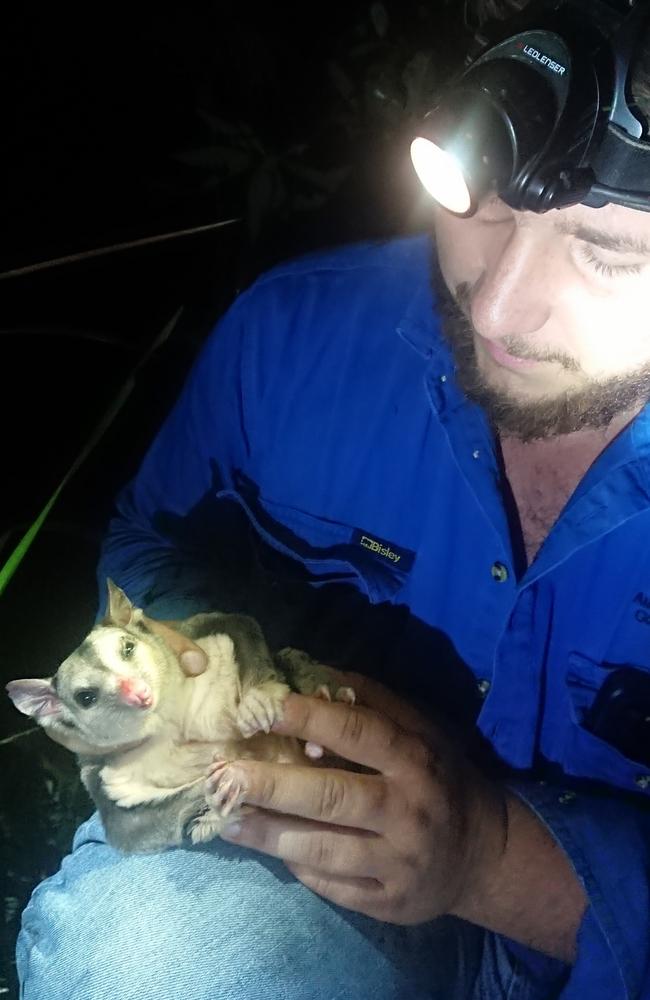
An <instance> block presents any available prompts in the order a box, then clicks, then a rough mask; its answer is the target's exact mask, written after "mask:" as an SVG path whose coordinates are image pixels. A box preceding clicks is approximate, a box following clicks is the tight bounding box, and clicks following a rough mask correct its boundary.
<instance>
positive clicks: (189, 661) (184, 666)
mask: <svg viewBox="0 0 650 1000" xmlns="http://www.w3.org/2000/svg"><path fill="white" fill-rule="evenodd" d="M141 621H142V622H143V623H144V624H145V625H146V626H147V628H148V629H149V630H150V631H151V632H153V633H154V634H155V635H158V636H160V638H161V639H164V641H165V642H166V644H167V645H168V646H169V648H170V649H171V650H172V651H173V652H174V653H176V655H177V657H178V662H179V663H180V666H181V670H182V671H183V673H184V674H186V675H187V676H188V677H197V676H198V675H199V674H202V673H203V672H204V671H205V668H206V667H207V665H208V658H207V656H206V654H205V651H204V650H202V649H201V647H200V646H197V644H196V643H195V642H192V640H191V639H188V638H187V636H186V635H183V634H182V633H181V632H178V631H177V630H176V629H175V628H174V626H175V625H176V624H177V623H176V622H173V621H156V619H155V618H149V617H147V615H143V616H142V619H141Z"/></svg>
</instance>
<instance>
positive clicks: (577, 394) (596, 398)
mask: <svg viewBox="0 0 650 1000" xmlns="http://www.w3.org/2000/svg"><path fill="white" fill-rule="evenodd" d="M432 283H433V289H434V292H435V296H436V299H437V307H436V311H437V313H438V315H439V316H440V323H441V328H442V332H443V334H444V337H445V339H446V340H447V342H448V344H449V345H450V347H451V349H452V351H453V354H454V359H455V362H456V374H457V380H458V384H459V385H460V388H461V389H462V390H463V392H464V393H465V395H466V396H467V397H468V398H469V399H470V400H472V401H473V402H474V403H478V405H479V406H481V407H482V408H483V410H484V411H485V413H486V415H487V417H488V419H489V420H490V421H491V422H492V423H493V424H494V426H495V427H497V428H498V429H499V430H500V431H501V432H502V433H504V434H506V435H510V436H513V437H518V438H521V440H522V441H532V440H534V439H538V438H548V437H553V436H554V435H558V434H571V433H572V432H574V431H579V430H583V429H585V428H605V427H607V426H608V425H609V424H610V423H611V421H612V420H613V418H614V417H615V416H617V415H618V414H621V413H625V412H627V411H630V410H634V409H637V410H638V409H639V408H640V406H642V405H643V404H645V403H646V402H647V401H648V400H649V399H650V363H648V364H647V365H644V366H642V367H640V368H637V369H636V370H635V371H633V372H629V373H627V374H625V375H617V376H613V377H611V378H608V379H603V380H596V379H591V380H590V381H589V383H588V384H587V385H584V384H583V385H582V386H581V387H579V388H577V389H567V390H566V391H565V392H563V393H561V394H559V395H557V396H544V397H541V398H540V399H536V400H522V399H518V398H517V397H516V396H515V395H514V394H510V393H508V391H507V390H505V389H499V388H496V387H494V386H491V385H490V384H489V383H488V382H487V381H486V379H485V376H484V375H483V373H482V372H481V370H480V368H479V364H478V360H477V357H476V347H475V341H474V330H473V328H472V324H471V322H470V321H469V319H468V318H467V316H468V315H469V303H470V293H471V289H470V286H469V284H467V283H463V284H461V285H459V286H458V287H457V288H456V296H455V297H454V296H453V295H452V294H451V293H450V292H449V290H448V288H447V285H446V284H445V280H444V278H443V276H442V272H441V271H440V268H439V265H438V262H437V259H435V258H434V262H433V268H432ZM612 336H615V333H614V331H612ZM499 343H500V345H501V346H502V347H503V348H504V350H506V351H508V353H510V354H513V355H514V356H515V357H519V358H529V359H531V360H537V361H556V362H558V363H559V364H561V365H562V367H563V368H564V369H565V370H567V371H573V372H580V371H581V368H580V366H579V364H578V363H577V362H576V361H575V359H573V358H571V357H570V356H569V355H565V354H562V353H561V352H559V351H546V352H545V351H539V350H538V351H531V350H530V348H528V347H527V345H526V344H525V343H524V342H522V341H521V340H520V339H519V338H515V337H503V338H501V340H500V341H499Z"/></svg>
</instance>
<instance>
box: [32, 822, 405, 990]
mask: <svg viewBox="0 0 650 1000" xmlns="http://www.w3.org/2000/svg"><path fill="white" fill-rule="evenodd" d="M360 929H361V933H360ZM375 933H376V934H377V936H378V937H379V935H380V933H382V932H381V925H378V924H374V922H372V921H369V920H367V919H366V918H360V917H358V916H355V915H352V914H349V915H347V914H342V913H341V911H340V910H338V908H336V907H331V906H328V905H327V904H326V903H325V902H324V901H322V900H321V899H319V898H318V897H317V896H314V894H313V893H310V892H309V891H308V890H306V889H305V888H304V887H303V886H302V885H300V883H298V882H296V881H295V879H293V877H292V876H291V875H290V874H289V872H288V871H287V870H286V868H285V867H284V865H282V863H281V862H276V861H273V860H272V859H266V858H260V856H259V855H254V854H252V853H251V852H248V851H244V850H242V849H240V848H237V847H234V846H232V845H227V844H224V843H223V842H218V844H217V845H215V848H214V849H213V850H199V849H190V850H172V851H167V852H164V853H161V854H152V855H128V856H127V855H120V854H118V853H117V852H116V851H113V850H112V849H111V848H109V847H108V846H107V845H106V844H105V843H102V842H100V841H99V840H98V839H95V840H92V839H90V840H87V841H86V842H81V843H80V846H78V847H77V849H76V850H75V851H74V853H73V854H72V855H70V856H69V857H68V858H66V859H65V861H64V863H63V865H62V867H61V870H60V871H59V872H58V873H57V874H56V875H55V876H53V877H52V878H51V879H48V880H47V881H46V882H44V883H43V884H42V885H41V886H39V887H38V888H37V889H36V891H35V893H34V895H33V897H32V900H31V901H30V904H29V905H28V907H27V908H26V910H25V913H24V915H23V929H22V932H21V935H20V938H19V942H18V950H17V957H18V972H19V976H20V980H21V984H22V989H23V994H22V995H23V998H24V1000H45V998H47V1000H63V998H65V1000H72V998H77V997H78V998H80V1000H81V998H83V1000H91V998H92V1000H109V998H110V1000H131V998H134V1000H135V998H136V997H137V998H138V1000H141V998H146V1000H157V998H158V997H160V998H161V1000H162V998H164V1000H168V998H169V997H170V996H178V997H183V998H184V1000H208V998H209V1000H217V998H220V997H231V996H233V997H234V996H237V998H238V1000H246V998H248V997H260V996H273V997H274V998H275V1000H298V998H300V1000H304V998H305V997H314V998H321V997H322V998H325V997H331V996H335V995H339V996H342V997H343V996H344V997H349V998H351V1000H352V998H356V997H359V998H360V997H362V996H367V995H368V992H367V990H368V981H369V978H370V979H372V978H373V977H376V979H377V983H376V984H375V987H377V988H378V989H379V988H380V987H382V984H383V986H384V987H386V989H384V991H383V993H381V994H380V995H382V996H384V997H390V996H396V995H400V994H399V992H395V991H394V990H392V989H391V987H390V985H389V983H390V976H391V975H392V974H393V972H391V971H390V970H391V969H393V967H392V966H391V965H390V963H389V962H388V960H387V959H385V958H384V957H383V956H382V953H381V949H379V948H378V947H377V944H378V940H373V934H375ZM383 933H384V934H385V929H384V932H383ZM352 955H354V957H352ZM343 956H348V957H347V959H346V960H345V961H343V960H342V958H343ZM384 964H385V966H386V967H385V968H382V966H383V965H384ZM366 966H367V968H366ZM389 973H390V974H389ZM398 978H399V976H398ZM355 984H356V985H355ZM402 995H403V994H402Z"/></svg>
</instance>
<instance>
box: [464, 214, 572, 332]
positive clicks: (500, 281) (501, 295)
mask: <svg viewBox="0 0 650 1000" xmlns="http://www.w3.org/2000/svg"><path fill="white" fill-rule="evenodd" d="M549 255H552V250H551V249H550V248H549V247H548V245H546V244H545V242H544V241H543V240H540V239H538V238H537V237H536V236H535V235H534V234H533V233H531V232H530V231H526V230H523V229H520V228H519V227H513V229H512V230H511V231H510V233H509V235H508V238H507V239H505V240H502V241H500V242H499V243H498V244H496V245H493V246H491V247H489V248H488V249H487V250H486V252H485V255H484V261H485V268H484V270H483V273H482V274H481V276H480V277H479V278H478V280H477V281H476V282H475V284H474V286H473V288H472V291H471V294H470V310H471V312H470V315H471V320H472V323H473V326H474V329H475V330H476V331H477V333H479V334H480V335H481V336H482V337H485V338H486V340H499V339H501V338H502V337H507V336H518V337H525V336H526V335H529V334H533V333H535V332H536V331H537V330H540V329H541V328H542V327H543V326H544V324H545V323H546V322H547V321H548V319H549V316H550V314H551V309H552V301H553V295H554V290H555V292H556V293H557V287H555V289H554V281H553V277H552V264H551V261H550V257H549Z"/></svg>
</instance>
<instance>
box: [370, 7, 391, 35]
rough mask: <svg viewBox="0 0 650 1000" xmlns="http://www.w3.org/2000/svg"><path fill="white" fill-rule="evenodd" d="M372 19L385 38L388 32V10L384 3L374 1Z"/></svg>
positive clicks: (371, 8) (378, 32)
mask: <svg viewBox="0 0 650 1000" xmlns="http://www.w3.org/2000/svg"><path fill="white" fill-rule="evenodd" d="M370 20H371V21H372V26H373V28H374V29H375V31H376V32H377V34H378V35H379V37H380V38H385V37H386V33H387V32H388V11H387V10H386V8H385V7H384V5H383V3H373V4H371V6H370Z"/></svg>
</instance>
